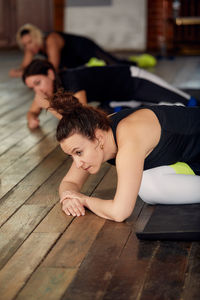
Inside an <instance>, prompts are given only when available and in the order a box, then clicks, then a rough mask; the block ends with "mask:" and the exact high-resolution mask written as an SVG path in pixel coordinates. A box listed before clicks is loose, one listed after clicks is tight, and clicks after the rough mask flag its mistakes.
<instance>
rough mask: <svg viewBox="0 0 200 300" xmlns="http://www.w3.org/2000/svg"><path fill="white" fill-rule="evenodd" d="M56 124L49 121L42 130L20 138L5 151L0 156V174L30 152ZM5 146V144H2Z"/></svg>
mask: <svg viewBox="0 0 200 300" xmlns="http://www.w3.org/2000/svg"><path fill="white" fill-rule="evenodd" d="M55 127H56V122H54V120H51V121H50V122H47V123H46V124H44V126H43V128H42V130H39V129H38V130H36V131H35V132H33V133H32V134H30V133H29V134H28V132H27V136H25V137H24V138H23V137H21V139H20V140H19V142H17V143H16V144H15V145H14V146H13V147H11V148H10V149H9V150H7V151H6V153H4V154H3V155H1V156H0V173H1V172H3V171H5V169H6V168H8V167H11V165H12V164H13V163H15V162H16V161H17V160H18V159H19V158H20V157H22V156H23V155H24V154H25V153H26V152H28V151H29V150H31V148H33V147H34V146H35V145H37V144H38V143H39V142H40V141H42V140H43V139H44V138H45V137H47V136H48V135H50V134H51V132H52V131H53V130H55ZM4 145H5V143H4Z"/></svg>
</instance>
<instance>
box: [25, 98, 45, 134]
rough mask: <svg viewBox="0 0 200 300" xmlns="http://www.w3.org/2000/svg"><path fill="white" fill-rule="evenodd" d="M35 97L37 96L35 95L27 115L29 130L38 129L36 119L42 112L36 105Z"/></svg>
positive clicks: (37, 119) (38, 122) (37, 120)
mask: <svg viewBox="0 0 200 300" xmlns="http://www.w3.org/2000/svg"><path fill="white" fill-rule="evenodd" d="M37 97H38V95H37V94H36V95H35V98H34V100H33V102H32V104H31V106H30V108H29V111H28V113H27V121H28V127H29V128H30V129H36V128H38V127H39V124H40V121H39V118H38V117H39V115H40V113H41V111H42V107H41V106H40V105H39V104H38V101H37Z"/></svg>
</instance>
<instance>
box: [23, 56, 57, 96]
mask: <svg viewBox="0 0 200 300" xmlns="http://www.w3.org/2000/svg"><path fill="white" fill-rule="evenodd" d="M48 70H52V71H53V72H54V74H55V80H54V92H56V91H57V89H59V88H60V87H61V85H62V84H61V80H60V78H59V76H58V75H57V73H56V71H55V68H54V66H53V65H52V63H50V62H49V61H48V60H46V59H33V60H32V62H31V63H30V64H29V65H28V66H27V67H26V68H25V69H24V72H23V75H22V79H23V81H24V83H25V80H26V78H27V77H29V76H34V75H45V76H47V75H48Z"/></svg>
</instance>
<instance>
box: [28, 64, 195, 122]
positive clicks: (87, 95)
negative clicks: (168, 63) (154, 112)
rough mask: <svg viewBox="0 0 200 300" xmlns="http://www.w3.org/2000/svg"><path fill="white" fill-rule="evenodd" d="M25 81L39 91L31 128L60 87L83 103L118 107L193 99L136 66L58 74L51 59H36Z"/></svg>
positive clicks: (184, 102)
mask: <svg viewBox="0 0 200 300" xmlns="http://www.w3.org/2000/svg"><path fill="white" fill-rule="evenodd" d="M23 80H24V82H25V84H26V85H27V86H28V87H29V88H32V89H34V91H35V93H36V98H35V99H34V101H33V103H32V105H31V108H30V110H29V112H28V125H29V127H30V128H36V127H37V126H38V125H39V120H38V116H39V114H40V111H41V109H43V108H47V107H48V105H49V104H48V101H47V100H45V99H44V98H45V97H46V96H51V95H52V93H53V92H55V91H57V89H58V88H59V87H63V88H64V90H66V91H71V92H73V93H74V95H75V96H76V97H77V98H78V99H79V101H80V102H81V103H83V104H87V103H88V102H91V101H97V102H100V103H101V105H105V104H106V103H108V102H109V101H111V100H112V101H115V102H116V104H117V105H118V106H120V104H121V103H120V101H123V103H125V101H128V103H130V100H135V101H136V102H133V103H134V105H141V103H159V102H169V103H176V102H180V103H182V104H184V105H188V104H190V102H191V101H190V98H191V96H190V95H188V94H187V93H184V92H182V91H180V90H178V89H176V88H174V87H173V86H171V85H170V84H168V83H167V82H166V81H164V80H162V79H161V78H159V77H158V76H155V75H154V74H152V73H150V72H147V71H144V70H142V69H140V68H138V67H135V66H125V65H118V66H104V67H92V68H86V67H82V68H76V69H70V70H65V71H62V72H60V73H59V74H56V72H55V69H54V67H53V65H52V64H51V63H50V62H48V61H46V60H39V59H36V60H33V61H32V62H31V64H30V65H29V66H27V67H26V69H25V70H24V74H23ZM128 103H126V105H127V104H128Z"/></svg>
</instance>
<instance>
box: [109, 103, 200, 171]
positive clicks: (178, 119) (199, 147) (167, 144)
mask: <svg viewBox="0 0 200 300" xmlns="http://www.w3.org/2000/svg"><path fill="white" fill-rule="evenodd" d="M144 108H148V109H150V110H152V111H153V112H154V113H155V114H156V116H157V118H158V120H159V122H160V125H161V138H160V141H159V143H158V145H157V146H156V147H155V148H154V150H153V151H152V152H151V153H150V154H149V155H148V156H147V157H146V159H145V162H144V170H147V169H150V168H155V167H158V166H163V165H170V164H173V163H176V162H178V161H181V162H185V163H188V164H189V165H190V167H191V168H192V169H193V171H194V173H195V174H197V175H200V108H198V107H180V106H166V105H162V106H159V105H158V106H144V107H143V108H138V109H125V110H121V111H119V112H118V113H116V114H113V115H112V116H111V117H110V119H111V128H112V131H113V135H114V138H115V142H116V145H117V138H116V130H117V126H118V124H119V122H120V121H121V120H122V119H124V118H126V117H127V116H128V115H130V114H131V113H134V112H135V111H136V110H139V109H144ZM130 138H131V137H130ZM108 162H109V163H111V164H115V160H109V161H108Z"/></svg>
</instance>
